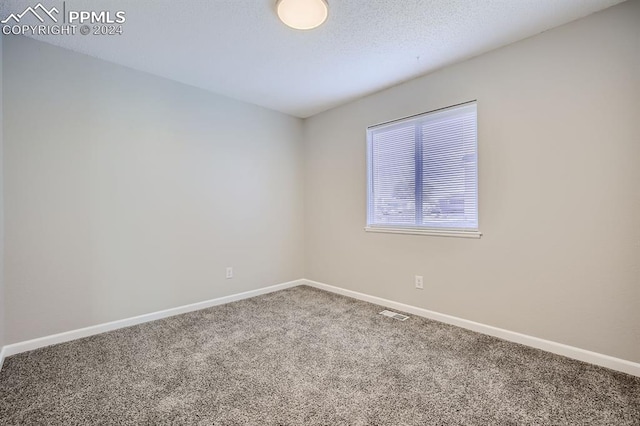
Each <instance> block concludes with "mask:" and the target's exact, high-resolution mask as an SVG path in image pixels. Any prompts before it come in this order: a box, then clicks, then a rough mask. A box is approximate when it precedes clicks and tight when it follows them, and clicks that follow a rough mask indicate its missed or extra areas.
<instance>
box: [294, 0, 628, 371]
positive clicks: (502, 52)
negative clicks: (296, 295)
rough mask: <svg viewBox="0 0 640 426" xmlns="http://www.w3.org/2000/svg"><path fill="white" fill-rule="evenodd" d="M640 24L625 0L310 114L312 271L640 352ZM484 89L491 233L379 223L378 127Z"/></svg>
mask: <svg viewBox="0 0 640 426" xmlns="http://www.w3.org/2000/svg"><path fill="white" fill-rule="evenodd" d="M639 23H640V2H637V1H635V2H627V3H623V4H621V5H619V6H616V7H613V8H611V9H608V10H605V11H603V12H602V13H598V14H595V15H592V16H590V17H587V18H585V19H582V20H579V21H576V22H573V23H570V24H568V25H565V26H562V27H559V28H557V29H554V30H551V31H548V32H545V33H542V34H540V35H538V36H536V37H533V38H530V39H527V40H525V41H522V42H519V43H516V44H513V45H510V46H507V47H505V48H502V49H499V50H496V51H493V52H490V53H488V54H485V55H482V56H479V57H477V58H474V59H472V60H469V61H466V62H463V63H460V64H458V65H454V66H451V67H448V68H445V69H442V70H440V71H438V72H435V73H433V74H431V75H428V76H425V77H423V78H419V79H416V80H413V81H411V82H408V83H406V84H402V85H400V86H396V87H394V88H391V89H389V90H386V91H383V92H380V93H377V94H375V95H372V96H369V97H367V98H364V99H361V100H359V101H356V102H353V103H351V104H348V105H345V106H342V107H339V108H336V109H333V110H330V111H328V112H326V113H323V114H320V115H318V116H314V117H312V118H310V119H308V120H307V121H306V123H305V163H306V164H305V171H306V177H305V179H306V182H305V223H306V226H305V244H306V257H305V258H306V270H305V273H306V277H307V278H309V279H312V280H317V281H320V282H324V283H327V284H331V285H335V286H338V287H342V288H346V289H350V290H355V291H359V292H363V293H367V294H371V295H375V296H379V297H383V298H387V299H391V300H395V301H399V302H403V303H408V304H411V305H415V306H419V307H423V308H426V309H430V310H434V311H438V312H442V313H446V314H450V315H454V316H457V317H461V318H465V319H469V320H473V321H477V322H481V323H485V324H489V325H493V326H497V327H501V328H505V329H508V330H513V331H517V332H521V333H525V334H528V335H532V336H537V337H540V338H544V339H549V340H552V341H557V342H561V343H565V344H568V345H572V346H576V347H580V348H584V349H588V350H593V351H596V352H600V353H604V354H608V355H612V356H616V357H620V358H623V359H627V360H631V361H636V362H640V218H639V216H638V212H640V191H639V189H638V184H639V183H640V167H638V160H639V159H640V119H639V118H640V25H638V24H639ZM472 99H477V100H478V127H479V179H480V193H479V202H480V229H481V231H482V232H484V237H483V238H482V239H480V240H471V239H460V238H443V237H431V236H412V235H392V234H380V233H366V232H365V231H364V230H363V227H364V225H365V212H366V204H365V198H366V180H365V178H366V168H365V167H366V163H365V148H366V140H365V128H366V127H367V126H369V125H372V124H376V123H380V122H384V121H387V120H391V119H395V118H399V117H403V116H408V115H412V114H416V113H420V112H424V111H429V110H433V109H436V108H440V107H444V106H448V105H452V104H456V103H460V102H464V101H468V100H472ZM414 275H423V276H424V278H425V289H424V290H416V289H415V288H414V284H413V276H414Z"/></svg>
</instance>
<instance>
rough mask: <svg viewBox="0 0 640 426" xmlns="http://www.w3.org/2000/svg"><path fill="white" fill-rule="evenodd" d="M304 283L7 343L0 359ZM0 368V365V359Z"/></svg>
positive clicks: (283, 284) (248, 292)
mask: <svg viewBox="0 0 640 426" xmlns="http://www.w3.org/2000/svg"><path fill="white" fill-rule="evenodd" d="M301 284H304V281H303V280H296V281H289V282H286V283H282V284H276V285H272V286H270V287H265V288H259V289H257V290H251V291H246V292H244V293H237V294H232V295H230V296H224V297H219V298H217V299H211V300H206V301H204V302H198V303H193V304H191V305H184V306H179V307H176V308H170V309H165V310H163V311H158V312H152V313H149V314H144V315H139V316H137V317H132V318H125V319H121V320H117V321H112V322H108V323H104V324H98V325H93V326H90V327H85V328H80V329H78V330H72V331H66V332H64V333H58V334H53V335H51V336H45V337H40V338H37V339H33V340H27V341H25V342H19V343H14V344H11V345H6V346H5V347H4V348H2V351H1V352H0V361H4V357H8V356H11V355H16V354H19V353H22V352H27V351H32V350H34V349H38V348H43V347H45V346H51V345H56V344H58V343H64V342H69V341H71V340H76V339H81V338H83V337H88V336H93V335H95V334H100V333H105V332H107V331H112V330H117V329H119V328H124V327H131V326H132V325H137V324H142V323H145V322H149V321H155V320H158V319H162V318H167V317H172V316H174V315H180V314H184V313H187V312H192V311H198V310H200V309H205V308H210V307H211V306H216V305H223V304H225V303H230V302H235V301H238V300H242V299H248V298H250V297H255V296H260V295H262V294H267V293H272V292H274V291H278V290H284V289H286V288H291V287H296V286H299V285H301ZM0 368H2V364H1V362H0Z"/></svg>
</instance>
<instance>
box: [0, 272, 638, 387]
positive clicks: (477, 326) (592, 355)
mask: <svg viewBox="0 0 640 426" xmlns="http://www.w3.org/2000/svg"><path fill="white" fill-rule="evenodd" d="M299 285H308V286H310V287H315V288H318V289H321V290H326V291H329V292H332V293H336V294H341V295H343V296H347V297H352V298H354V299H359V300H363V301H365V302H369V303H374V304H376V305H380V306H384V307H387V308H391V309H396V310H399V311H403V312H407V313H410V314H413V315H417V316H421V317H424V318H429V319H433V320H436V321H440V322H444V323H446V324H451V325H455V326H458V327H462V328H466V329H468V330H472V331H476V332H478V333H483V334H487V335H490V336H494V337H498V338H500V339H504V340H508V341H510V342H515V343H520V344H522V345H526V346H530V347H533V348H537V349H542V350H544V351H547V352H552V353H555V354H558V355H563V356H566V357H568V358H573V359H576V360H579V361H584V362H588V363H591V364H595V365H599V366H602V367H606V368H610V369H612V370H616V371H621V372H623V373H627V374H631V375H633V376H638V377H640V363H636V362H632V361H627V360H624V359H620V358H615V357H612V356H609V355H603V354H600V353H597V352H591V351H588V350H585V349H580V348H576V347H573V346H569V345H565V344H562V343H557V342H552V341H550V340H544V339H540V338H537V337H533V336H528V335H526V334H521V333H516V332H514V331H509V330H505V329H502V328H498V327H493V326H490V325H485V324H481V323H478V322H474V321H469V320H465V319H462V318H458V317H454V316H451V315H446V314H441V313H439V312H434V311H430V310H427V309H423V308H418V307H416V306H411V305H406V304H404V303H399V302H394V301H392V300H387V299H383V298H380V297H376V296H370V295H368V294H364V293H358V292H356V291H352V290H346V289H343V288H340V287H335V286H332V285H329V284H324V283H320V282H317V281H312V280H307V279H301V280H295V281H289V282H286V283H282V284H277V285H273V286H270V287H265V288H260V289H257V290H251V291H247V292H244V293H238V294H232V295H230V296H224V297H219V298H217V299H211V300H206V301H204V302H198V303H193V304H190V305H184V306H179V307H176V308H170V309H166V310H163V311H158V312H152V313H149V314H144V315H139V316H136V317H132V318H126V319H122V320H117V321H112V322H108V323H104V324H98V325H94V326H91V327H85V328H81V329H78V330H72V331H67V332H64V333H59V334H54V335H51V336H45V337H40V338H37V339H33V340H27V341H25V342H19V343H14V344H11V345H6V346H4V347H3V348H2V349H1V350H0V369H1V368H2V364H3V362H4V359H5V357H8V356H11V355H16V354H19V353H22V352H27V351H31V350H34V349H38V348H43V347H45V346H50V345H55V344H58V343H64V342H69V341H71V340H76V339H81V338H83V337H88V336H93V335H95V334H100V333H105V332H107V331H112V330H117V329H119V328H124V327H131V326H133V325H137V324H142V323H145V322H149V321H155V320H158V319H162V318H167V317H171V316H174V315H180V314H184V313H187V312H192V311H197V310H200V309H205V308H209V307H211V306H217V305H222V304H225V303H230V302H235V301H238V300H242V299H248V298H251V297H255V296H260V295H262V294H267V293H272V292H274V291H278V290H284V289H286V288H291V287H296V286H299Z"/></svg>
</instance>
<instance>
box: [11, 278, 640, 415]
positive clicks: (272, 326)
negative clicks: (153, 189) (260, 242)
mask: <svg viewBox="0 0 640 426" xmlns="http://www.w3.org/2000/svg"><path fill="white" fill-rule="evenodd" d="M379 311H381V308H380V307H378V306H375V305H371V304H368V303H364V302H360V301H357V300H353V299H349V298H346V297H342V296H337V295H334V294H331V293H326V292H323V291H319V290H316V289H313V288H309V287H296V288H292V289H289V290H284V291H280V292H277V293H272V294H268V295H264V296H260V297H256V298H253V299H248V300H243V301H240V302H236V303H231V304H228V305H224V306H217V307H214V308H210V309H205V310H202V311H198V312H193V313H189V314H185V315H181V316H177V317H172V318H168V319H164V320H160V321H155V322H153V323H147V324H142V325H139V326H135V327H130V328H126V329H122V330H117V331H113V332H110V333H105V334H102V335H98V336H93V337H89V338H85V339H82V340H77V341H74V342H69V343H64V344H61V345H57V346H51V347H48V348H43V349H39V350H35V351H32V352H28V353H24V354H20V355H16V356H13V357H10V358H8V359H7V360H6V361H5V365H4V368H3V369H2V372H1V373H0V419H1V420H0V422H1V424H11V425H13V424H20V425H40V424H42V425H45V424H46V425H63V424H64V425H91V424H118V425H152V424H153V425H160V424H176V425H191V424H201V425H543V424H552V425H564V424H567V425H569V424H570V425H599V424H601V425H640V378H635V377H632V376H629V375H625V374H622V373H617V372H614V371H611V370H607V369H603V368H600V367H596V366H593V365H589V364H585V363H581V362H578V361H572V360H569V359H567V358H563V357H560V356H556V355H553V354H549V353H546V352H542V351H539V350H536V349H531V348H527V347H524V346H520V345H517V344H513V343H509V342H505V341H502V340H499V339H495V338H492V337H488V336H485V335H482V334H477V333H474V332H471V331H467V330H463V329H460V328H457V327H453V326H449V325H445V324H441V323H438V322H435V321H430V320H426V319H421V318H418V317H411V318H410V319H409V320H407V321H405V322H401V321H398V320H394V319H391V318H386V317H383V316H381V315H378V312H379Z"/></svg>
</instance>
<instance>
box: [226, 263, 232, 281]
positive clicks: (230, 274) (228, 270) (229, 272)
mask: <svg viewBox="0 0 640 426" xmlns="http://www.w3.org/2000/svg"><path fill="white" fill-rule="evenodd" d="M231 278H233V268H232V267H231V266H227V279H231Z"/></svg>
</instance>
